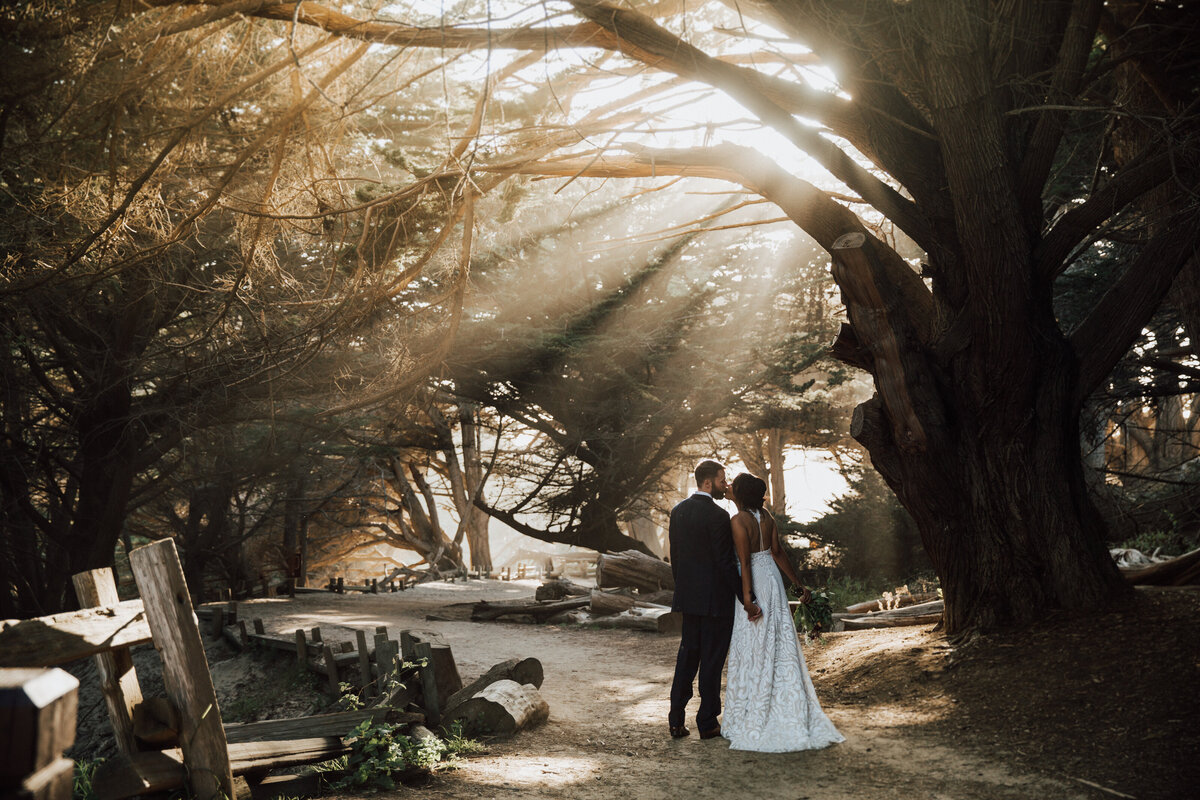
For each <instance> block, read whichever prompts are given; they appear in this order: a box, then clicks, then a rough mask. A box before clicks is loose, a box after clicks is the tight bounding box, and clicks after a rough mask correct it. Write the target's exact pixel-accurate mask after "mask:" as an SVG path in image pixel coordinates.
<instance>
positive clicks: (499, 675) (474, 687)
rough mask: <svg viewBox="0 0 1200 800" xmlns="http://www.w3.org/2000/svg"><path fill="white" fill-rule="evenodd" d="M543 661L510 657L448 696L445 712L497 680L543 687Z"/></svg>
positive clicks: (448, 711)
mask: <svg viewBox="0 0 1200 800" xmlns="http://www.w3.org/2000/svg"><path fill="white" fill-rule="evenodd" d="M543 675H544V673H543V671H542V662H540V661H538V660H537V659H536V658H510V659H508V660H507V661H501V662H500V663H499V664H496V665H494V666H493V667H492V668H491V669H489V670H488V671H487V672H485V673H483V674H482V675H480V676H479V677H478V678H476V679H475V680H473V681H471V683H470V684H468V685H467V686H464V687H463V688H462V689H460V690H459V691H457V692H455V693H454V694H452V695H450V696H449V697H448V698H446V702H445V704H444V712H445V713H447V714H449V713H451V712H453V710H454V707H455V706H458V705H461V704H462V703H465V702H466V701H467V700H470V699H471V698H472V697H474V696H475V695H477V694H479V692H481V691H483V690H484V689H485V688H487V687H488V686H491V685H492V684H493V683H495V682H496V681H502V680H510V681H514V682H516V683H519V684H527V683H528V684H531V685H532V686H533V687H534V688H536V689H540V688H542V680H543Z"/></svg>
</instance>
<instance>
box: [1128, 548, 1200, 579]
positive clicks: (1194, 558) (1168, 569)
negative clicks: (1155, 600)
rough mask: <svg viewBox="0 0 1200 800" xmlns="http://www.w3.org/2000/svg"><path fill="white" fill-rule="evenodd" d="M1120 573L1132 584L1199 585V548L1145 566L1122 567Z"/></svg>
mask: <svg viewBox="0 0 1200 800" xmlns="http://www.w3.org/2000/svg"><path fill="white" fill-rule="evenodd" d="M1121 574H1122V575H1124V576H1125V580H1126V581H1127V582H1128V583H1130V584H1132V585H1133V586H1196V585H1200V550H1193V551H1192V552H1190V553H1185V554H1184V555H1181V556H1179V557H1177V558H1172V559H1170V560H1168V561H1159V562H1158V563H1155V564H1151V565H1149V566H1147V567H1134V568H1132V569H1122V570H1121Z"/></svg>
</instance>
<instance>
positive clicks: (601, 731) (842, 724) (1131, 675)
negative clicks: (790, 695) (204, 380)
mask: <svg viewBox="0 0 1200 800" xmlns="http://www.w3.org/2000/svg"><path fill="white" fill-rule="evenodd" d="M532 586H533V584H532V583H527V584H526V585H522V584H521V583H516V582H514V583H501V582H496V581H471V582H470V583H466V584H463V583H455V584H427V585H424V586H422V587H419V588H417V589H415V590H412V591H408V592H403V593H397V594H388V595H379V596H371V595H358V596H353V595H346V596H336V595H308V596H303V597H300V598H297V599H296V600H294V601H288V600H260V601H253V602H248V603H243V604H241V613H242V615H243V617H244V618H252V617H261V618H262V619H263V620H264V622H265V624H266V627H267V630H268V632H274V633H277V634H281V635H286V634H290V633H292V632H293V631H294V630H295V629H296V628H299V627H303V628H311V627H314V626H316V625H320V626H321V628H322V631H323V633H324V635H325V638H326V640H333V641H339V640H341V639H346V640H349V639H351V638H352V637H353V632H352V629H353V628H355V627H365V628H368V629H372V628H373V627H374V626H375V625H387V626H389V628H390V629H391V630H392V631H393V632H395V631H397V630H399V629H400V628H402V627H415V628H424V629H428V630H437V631H439V632H441V633H442V634H443V635H444V636H445V637H446V639H447V641H449V642H450V643H451V644H452V645H453V648H454V654H455V657H456V659H457V661H458V665H459V670H460V672H461V673H462V675H463V676H464V678H466V679H468V680H469V679H470V678H471V677H473V676H475V675H477V674H479V673H481V672H482V671H484V670H485V669H486V668H487V667H489V666H490V665H491V664H493V663H495V662H497V661H500V660H503V659H504V658H509V657H513V656H521V657H523V656H530V655H532V656H536V657H537V658H539V659H541V661H542V663H543V665H544V667H545V674H546V680H545V684H544V685H543V687H542V694H543V695H544V696H545V697H546V699H547V701H548V702H549V704H550V710H551V717H550V721H549V722H548V723H547V724H546V725H544V726H542V727H541V728H538V729H536V730H533V731H527V732H524V733H521V734H519V735H518V736H516V737H515V738H513V739H511V740H508V741H499V742H491V743H488V746H487V749H486V752H484V753H483V754H481V755H478V756H474V757H471V758H469V759H468V760H466V761H464V762H463V763H462V765H461V767H460V768H459V769H457V770H454V771H445V772H440V773H438V774H437V775H435V776H434V778H433V779H432V780H431V781H430V782H429V783H428V784H427V785H425V786H423V787H420V788H418V789H407V790H405V791H404V792H403V793H404V794H410V795H420V796H423V797H428V798H431V800H432V799H433V798H438V799H439V800H440V799H442V798H445V799H446V800H466V798H491V797H501V798H503V797H513V798H517V797H520V798H522V800H526V799H527V798H530V799H532V798H563V797H572V798H575V797H577V798H608V797H612V798H622V800H642V799H643V798H644V799H645V800H651V799H653V800H660V799H661V798H677V797H684V798H710V797H711V798H717V797H728V796H735V795H742V796H749V797H754V798H756V799H758V798H762V799H764V800H765V799H766V798H787V799H788V800H801V798H809V800H850V798H855V799H856V800H857V799H861V800H868V799H870V800H877V799H883V798H893V797H894V798H905V799H906V800H908V799H909V798H914V797H921V798H946V799H947V800H949V799H950V798H954V799H955V800H958V799H959V798H973V799H974V800H992V799H993V798H995V799H996V800H1000V799H1001V798H1003V799H1005V800H1009V799H1011V800H1018V799H1020V800H1025V799H1026V798H1064V799H1066V798H1079V799H1080V800H1085V799H1090V798H1105V797H1109V798H1111V797H1114V796H1120V795H1118V794H1115V793H1121V794H1123V795H1126V796H1131V797H1136V798H1139V800H1156V799H1162V800H1166V799H1167V798H1170V799H1171V800H1175V799H1176V798H1178V799H1180V800H1182V799H1183V798H1196V797H1200V790H1197V789H1196V788H1195V787H1198V786H1200V759H1198V755H1200V725H1198V722H1200V636H1198V634H1200V592H1197V591H1191V590H1149V591H1139V592H1138V593H1137V596H1136V598H1135V600H1134V601H1133V602H1132V603H1130V604H1128V605H1126V606H1124V607H1122V608H1121V609H1118V610H1114V611H1110V612H1107V613H1104V614H1100V615H1093V616H1086V617H1085V616H1080V615H1072V614H1067V613H1058V614H1054V615H1052V616H1051V617H1049V618H1047V619H1046V620H1044V621H1042V622H1041V623H1039V624H1037V625H1035V626H1032V627H1031V628H1028V629H1025V630H1022V631H1014V632H1008V633H1004V634H999V635H995V636H990V637H985V638H981V639H977V640H975V641H973V642H970V643H968V644H965V645H961V646H957V647H951V646H949V645H948V644H947V643H946V641H945V640H944V639H943V638H942V637H941V636H939V635H936V634H933V633H931V632H929V631H928V630H927V629H925V628H900V629H895V630H873V631H861V632H854V633H839V634H828V635H826V636H825V637H824V639H823V640H822V641H821V642H819V643H814V644H809V645H806V646H805V656H806V658H807V659H808V664H809V668H810V670H811V672H812V675H813V679H814V682H815V684H816V687H817V692H818V694H819V696H820V697H821V700H822V704H823V705H824V707H825V708H826V710H827V711H828V712H829V715H830V717H831V718H832V719H833V721H834V723H835V724H836V725H837V726H838V728H839V729H840V730H841V731H842V733H844V734H845V735H846V738H847V741H846V742H845V743H844V744H841V745H836V746H834V747H832V748H829V749H827V750H822V751H817V752H808V753H789V754H754V753H744V752H734V751H730V750H729V749H728V747H727V743H726V742H725V740H723V739H715V740H710V741H700V740H699V739H698V738H697V737H696V736H695V734H694V733H693V735H692V736H691V737H689V738H687V739H683V740H678V741H673V740H671V739H670V738H669V737H668V736H667V730H666V712H667V693H668V689H669V686H670V680H671V671H672V667H673V664H674V655H675V649H676V647H677V639H676V637H671V636H664V637H659V636H655V635H652V634H645V633H636V632H629V631H611V630H594V629H578V628H568V627H556V626H535V625H527V624H520V623H495V622H490V623H472V622H469V621H427V620H426V619H425V616H426V614H434V615H445V612H444V609H445V608H446V607H447V606H449V605H451V604H454V603H461V602H470V601H473V600H475V599H479V598H483V597H487V598H490V599H500V598H504V597H513V596H527V595H529V594H531V593H532ZM446 616H453V615H446ZM223 648H224V646H223V645H216V646H214V649H213V651H212V652H210V661H213V662H214V666H213V674H214V680H215V681H216V683H217V684H218V691H219V696H220V702H221V704H222V712H223V715H224V716H225V718H226V719H230V718H231V714H232V713H233V712H236V713H237V715H238V717H239V718H243V719H245V718H254V717H260V718H261V717H278V716H294V715H297V714H303V713H308V712H309V711H310V710H311V709H310V708H308V707H306V706H319V705H320V702H321V701H319V700H314V698H315V695H313V694H311V690H310V689H309V688H308V686H307V685H305V684H304V681H302V680H297V678H296V676H295V675H294V673H293V674H291V675H287V674H285V673H286V668H285V667H283V666H281V667H279V670H278V678H279V679H278V681H276V682H274V683H273V684H272V683H269V682H264V681H263V676H261V675H259V674H257V668H256V667H255V662H254V661H253V660H252V659H251V657H249V656H239V657H236V658H234V657H231V654H230V653H228V652H227V651H224V650H223ZM149 655H151V656H152V655H153V653H152V652H151V653H150V654H149ZM142 670H143V666H142V665H141V664H139V673H142ZM151 680H152V679H151ZM146 682H147V678H146V677H143V684H145V683H146ZM148 693H151V692H148ZM97 694H98V693H97ZM695 702H696V701H695V700H693V705H692V707H690V708H689V712H690V714H694V712H695ZM101 706H102V704H101ZM82 708H83V704H82V703H81V710H82ZM101 713H102V708H101ZM82 725H83V723H82V722H81V726H82ZM93 727H94V728H95V726H93ZM689 727H692V728H694V724H691V720H689ZM95 732H96V733H99V730H98V729H96V730H95ZM82 738H83V739H84V740H85V741H86V740H87V735H84V736H83V737H82ZM85 741H81V745H85ZM93 741H95V740H93ZM85 746H86V745H85ZM81 755H83V754H82V753H79V754H77V757H79V756H81ZM1101 787H1103V788H1101ZM1106 790H1107V791H1106ZM342 796H343V797H348V796H346V795H342Z"/></svg>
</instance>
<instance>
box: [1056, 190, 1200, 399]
mask: <svg viewBox="0 0 1200 800" xmlns="http://www.w3.org/2000/svg"><path fill="white" fill-rule="evenodd" d="M1197 224H1200V214H1198V213H1197V212H1196V211H1192V212H1191V213H1190V214H1187V215H1186V216H1184V217H1183V218H1182V219H1177V220H1174V221H1173V222H1172V223H1170V224H1168V225H1166V226H1165V228H1164V230H1163V232H1162V233H1160V234H1159V235H1157V236H1155V237H1154V238H1153V239H1151V240H1150V242H1149V243H1148V244H1147V245H1146V247H1145V248H1144V249H1143V250H1142V252H1141V253H1140V254H1139V255H1138V257H1137V258H1136V259H1135V260H1134V261H1133V263H1131V264H1130V265H1129V266H1128V267H1127V268H1126V269H1125V272H1124V273H1123V274H1122V275H1121V277H1120V278H1119V279H1118V280H1117V282H1116V283H1114V284H1113V285H1112V287H1111V288H1110V289H1109V290H1108V292H1106V293H1105V295H1104V297H1102V298H1101V299H1100V302H1099V303H1098V304H1097V305H1096V307H1095V308H1094V309H1093V310H1092V313H1091V314H1089V315H1088V317H1087V319H1085V320H1084V321H1083V322H1081V323H1080V324H1079V326H1078V327H1077V328H1075V330H1074V331H1073V332H1072V333H1071V336H1070V341H1071V346H1072V347H1073V348H1074V349H1075V353H1076V355H1077V356H1078V358H1079V398H1080V399H1081V400H1082V398H1085V397H1087V396H1088V395H1089V394H1091V393H1092V392H1093V391H1095V390H1096V388H1097V387H1099V386H1100V384H1101V383H1103V382H1104V379H1105V378H1107V377H1108V374H1109V373H1110V372H1111V371H1112V368H1113V366H1114V365H1116V363H1117V361H1119V360H1120V359H1121V357H1122V356H1124V355H1125V353H1126V352H1128V350H1129V348H1130V347H1131V346H1132V345H1133V342H1134V340H1135V339H1136V338H1137V336H1138V334H1139V333H1140V332H1141V330H1142V328H1143V327H1144V326H1145V324H1146V322H1147V321H1148V320H1149V319H1150V317H1151V316H1153V315H1154V312H1155V311H1156V310H1158V307H1159V305H1160V304H1161V303H1162V299H1163V297H1165V296H1166V294H1167V291H1168V290H1169V289H1170V288H1171V284H1172V283H1173V282H1174V280H1175V276H1176V275H1177V274H1178V273H1179V270H1180V269H1181V268H1182V267H1183V265H1184V263H1185V262H1186V261H1187V260H1188V259H1189V258H1197V257H1200V243H1198V242H1197V240H1196V226H1197Z"/></svg>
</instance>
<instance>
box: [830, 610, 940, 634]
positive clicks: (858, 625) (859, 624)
mask: <svg viewBox="0 0 1200 800" xmlns="http://www.w3.org/2000/svg"><path fill="white" fill-rule="evenodd" d="M941 621H942V615H941V612H938V613H937V614H912V615H909V616H904V617H891V616H886V615H882V614H872V615H871V616H868V617H852V618H849V619H842V620H841V624H842V625H843V626H844V627H843V630H847V631H862V630H867V629H869V628H902V627H904V626H906V625H934V624H937V623H938V622H941Z"/></svg>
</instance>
